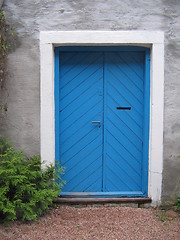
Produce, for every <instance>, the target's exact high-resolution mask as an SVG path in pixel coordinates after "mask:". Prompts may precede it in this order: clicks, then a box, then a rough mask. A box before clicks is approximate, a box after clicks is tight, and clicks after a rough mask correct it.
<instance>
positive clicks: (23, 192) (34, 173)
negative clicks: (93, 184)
mask: <svg viewBox="0 0 180 240" xmlns="http://www.w3.org/2000/svg"><path fill="white" fill-rule="evenodd" d="M56 169H57V174H59V175H57V174H55V167H54V166H52V165H50V166H47V167H46V168H44V169H43V170H41V161H40V157H39V156H34V157H32V158H30V159H26V157H25V155H24V154H23V152H22V151H15V150H14V149H13V147H12V146H10V144H8V143H7V142H6V141H5V139H3V138H1V139H0V219H2V220H3V222H9V221H11V220H16V219H19V220H23V221H26V220H35V219H37V217H38V216H41V215H43V214H44V213H46V212H47V211H48V209H49V208H50V207H51V206H53V201H54V200H55V199H56V198H57V196H58V195H59V193H60V190H61V189H62V187H63V184H64V182H63V180H62V179H61V175H62V174H63V172H64V168H63V167H60V165H59V164H56ZM55 180H56V181H55Z"/></svg>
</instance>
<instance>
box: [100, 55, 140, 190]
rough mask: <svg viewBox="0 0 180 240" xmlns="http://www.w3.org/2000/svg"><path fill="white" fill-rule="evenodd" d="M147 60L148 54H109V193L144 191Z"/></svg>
mask: <svg viewBox="0 0 180 240" xmlns="http://www.w3.org/2000/svg"><path fill="white" fill-rule="evenodd" d="M143 63H144V53H137V52H133V53H130V54H129V53H128V52H119V53H117V52H111V53H107V54H106V64H105V84H106V85H107V86H106V92H105V96H106V100H105V101H106V113H105V118H106V121H105V130H104V131H105V132H104V134H105V146H106V147H105V148H106V152H105V157H104V172H103V174H104V191H105V192H111V191H112V190H113V191H115V192H122V191H123V192H129V191H130V192H134V191H141V185H142V183H141V181H142V175H141V166H142V152H143V148H142V143H143V108H144V106H143V102H144V99H143V98H144V96H143V79H144V71H143V69H144V68H143ZM118 107H119V108H121V107H128V108H130V110H128V109H127V110H124V109H119V110H118V109H117V108H118Z"/></svg>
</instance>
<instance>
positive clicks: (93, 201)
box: [56, 197, 151, 207]
mask: <svg viewBox="0 0 180 240" xmlns="http://www.w3.org/2000/svg"><path fill="white" fill-rule="evenodd" d="M56 203H59V204H70V205H77V204H85V205H87V204H102V205H103V204H120V205H121V204H130V205H131V204H137V205H138V207H139V206H140V205H143V204H148V203H151V198H77V197H76V198H65V197H63V198H62V197H59V198H58V199H57V200H56Z"/></svg>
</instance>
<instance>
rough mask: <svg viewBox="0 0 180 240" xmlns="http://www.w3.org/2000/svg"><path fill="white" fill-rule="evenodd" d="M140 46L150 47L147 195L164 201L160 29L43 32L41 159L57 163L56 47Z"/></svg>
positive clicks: (162, 90) (161, 40)
mask: <svg viewBox="0 0 180 240" xmlns="http://www.w3.org/2000/svg"><path fill="white" fill-rule="evenodd" d="M118 45H138V46H142V45H143V46H147V47H150V48H151V77H150V91H151V92H150V102H151V106H150V139H149V181H148V196H149V197H151V198H152V205H153V206H157V205H159V204H160V203H161V187H162V170H163V112H164V33H163V32H160V31H46V32H44V31H42V32H41V33H40V61H41V68H40V73H41V123H40V127H41V134H40V146H41V159H42V161H44V160H46V163H47V164H49V163H52V164H54V162H55V112H54V109H55V107H54V46H118Z"/></svg>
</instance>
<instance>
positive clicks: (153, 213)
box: [0, 206, 180, 240]
mask: <svg viewBox="0 0 180 240" xmlns="http://www.w3.org/2000/svg"><path fill="white" fill-rule="evenodd" d="M10 239H11V240H14V239H25V240H29V239H33V240H36V239H38V240H45V239H46V240H53V239H58V240H59V239H64V240H66V239H67V240H68V239H74V240H75V239H76V240H83V239H92V240H94V239H103V240H106V239H108V240H114V239H126V240H128V239H141V240H143V239H153V240H154V239H163V240H166V239H167V240H173V239H180V218H179V215H178V214H177V213H174V214H173V212H170V213H169V214H167V215H166V214H164V213H163V212H162V211H160V210H154V209H141V208H130V207H117V206H116V207H108V206H103V207H81V208H80V207H78V208H77V207H71V206H59V207H58V208H56V209H53V210H51V211H50V213H48V214H47V215H46V216H45V217H42V218H40V219H39V220H38V222H35V223H29V224H22V223H19V222H15V223H12V224H10V226H9V227H4V226H3V225H0V240H10Z"/></svg>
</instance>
